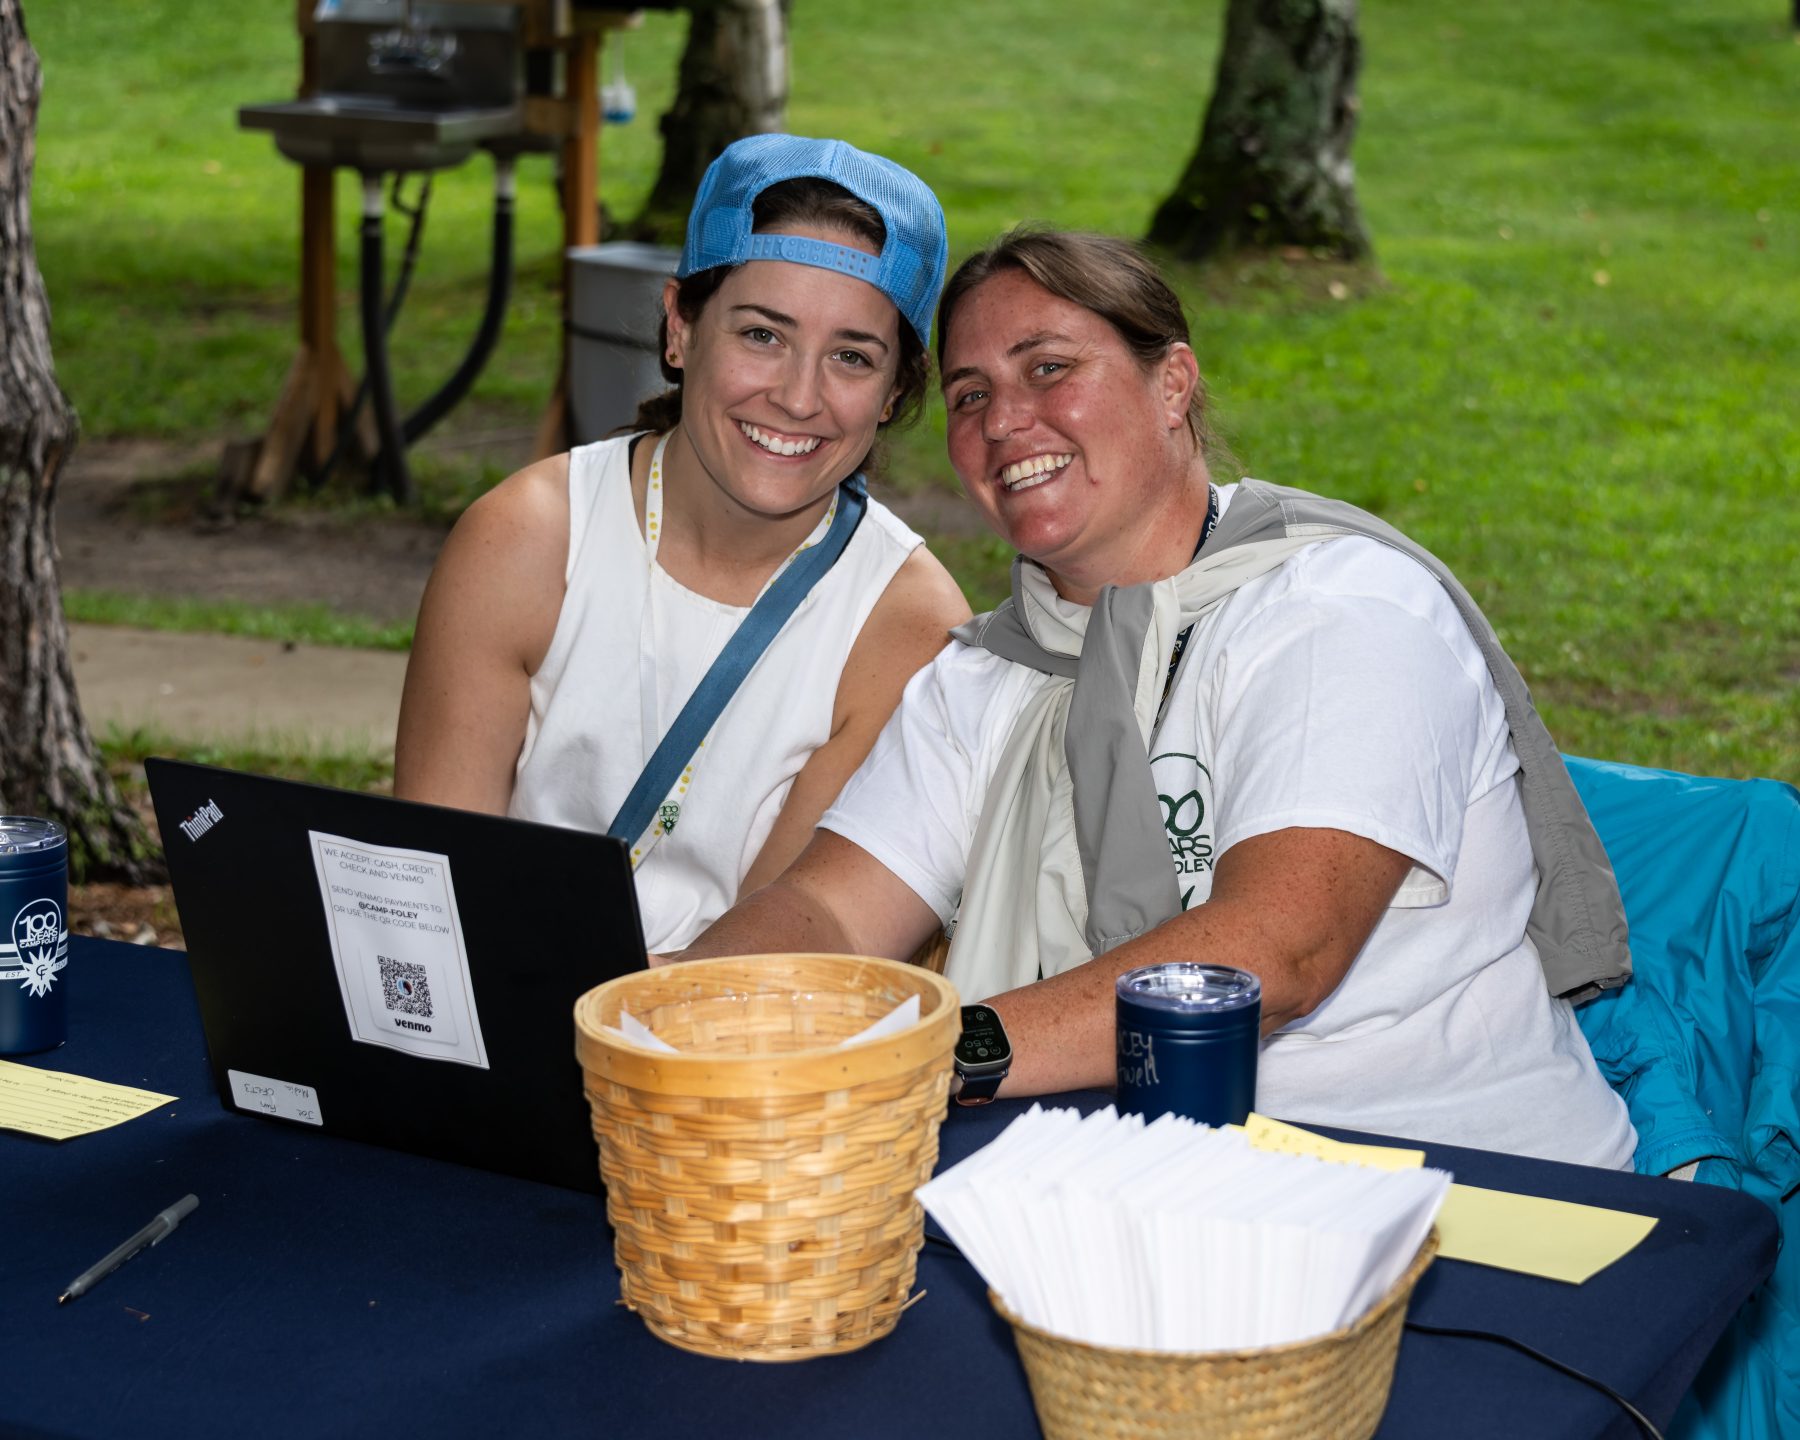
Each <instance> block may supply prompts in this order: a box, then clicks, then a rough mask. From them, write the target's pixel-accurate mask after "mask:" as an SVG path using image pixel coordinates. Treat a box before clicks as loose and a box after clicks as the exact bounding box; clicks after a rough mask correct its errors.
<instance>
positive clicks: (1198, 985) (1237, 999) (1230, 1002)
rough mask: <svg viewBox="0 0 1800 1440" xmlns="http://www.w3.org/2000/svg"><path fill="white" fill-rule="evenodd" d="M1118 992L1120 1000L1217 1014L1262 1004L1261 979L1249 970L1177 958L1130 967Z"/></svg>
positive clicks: (1118, 986)
mask: <svg viewBox="0 0 1800 1440" xmlns="http://www.w3.org/2000/svg"><path fill="white" fill-rule="evenodd" d="M1117 993H1118V995H1119V997H1120V999H1123V1000H1129V1001H1131V1002H1132V1003H1133V1004H1137V1005H1148V1006H1150V1007H1151V1008H1152V1009H1156V1010H1171V1011H1176V1012H1179V1013H1182V1014H1195V1013H1206V1012H1213V1013H1216V1012H1219V1011H1225V1010H1241V1009H1243V1008H1244V1007H1245V1006H1246V1005H1258V1004H1260V1003H1261V1002H1262V982H1261V981H1260V980H1258V979H1257V978H1256V977H1255V976H1254V975H1252V974H1250V973H1249V972H1248V971H1247V970H1234V969H1232V968H1231V967H1230V966H1229V965H1200V964H1196V963H1195V962H1193V961H1191V960H1176V961H1171V962H1170V963H1168V964H1166V965H1145V966H1142V967H1141V968H1139V969H1136V970H1127V971H1126V972H1125V973H1124V974H1123V975H1121V976H1120V977H1119V979H1118V982H1117Z"/></svg>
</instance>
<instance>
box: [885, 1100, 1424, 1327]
mask: <svg viewBox="0 0 1800 1440" xmlns="http://www.w3.org/2000/svg"><path fill="white" fill-rule="evenodd" d="M1449 1187H1450V1176H1449V1175H1448V1174H1447V1173H1445V1172H1444V1171H1442V1170H1431V1169H1420V1170H1375V1169H1368V1168H1365V1167H1363V1166H1359V1165H1339V1164H1334V1163H1332V1162H1329V1161H1324V1160H1316V1159H1313V1158H1311V1157H1308V1156H1298V1155H1278V1154H1271V1153H1269V1152H1267V1151H1263V1150H1257V1149H1254V1148H1252V1147H1251V1145H1250V1142H1249V1141H1248V1140H1247V1139H1246V1138H1245V1137H1244V1136H1243V1135H1242V1134H1241V1133H1239V1132H1237V1131H1233V1130H1213V1129H1209V1128H1207V1127H1206V1126H1203V1125H1197V1124H1195V1123H1194V1122H1193V1121H1191V1120H1186V1119H1183V1118H1181V1117H1180V1116H1176V1115H1165V1116H1163V1117H1162V1118H1160V1119H1158V1120H1155V1121H1152V1122H1150V1123H1148V1124H1146V1123H1145V1122H1144V1120H1143V1117H1141V1116H1138V1115H1123V1116H1122V1115H1119V1114H1118V1113H1117V1112H1116V1111H1115V1110H1113V1109H1112V1108H1111V1107H1110V1106H1109V1107H1108V1108H1106V1109H1104V1110H1099V1111H1096V1112H1094V1113H1093V1114H1091V1115H1088V1116H1086V1117H1085V1118H1084V1117H1083V1116H1081V1115H1080V1114H1078V1113H1077V1112H1076V1111H1074V1110H1045V1109H1042V1108H1041V1107H1039V1106H1036V1105H1034V1106H1032V1108H1031V1109H1030V1110H1029V1111H1027V1112H1026V1113H1025V1114H1024V1115H1021V1116H1020V1117H1019V1118H1018V1119H1017V1120H1015V1121H1013V1123H1012V1124H1011V1125H1009V1126H1008V1127H1007V1128H1006V1129H1005V1130H1004V1131H1003V1132H1001V1134H1000V1135H999V1137H998V1138H996V1139H995V1140H994V1141H993V1142H992V1143H991V1144H989V1145H987V1146H986V1147H984V1148H983V1149H981V1150H978V1151H977V1152H976V1153H975V1154H973V1155H971V1156H969V1157H968V1158H967V1159H966V1160H963V1161H962V1162H961V1163H960V1164H957V1165H954V1166H952V1167H951V1168H949V1169H948V1170H946V1171H944V1172H943V1173H942V1174H941V1175H939V1176H937V1177H936V1178H935V1179H933V1180H931V1181H930V1182H929V1183H927V1184H925V1185H923V1186H921V1187H920V1188H919V1191H918V1197H919V1199H920V1201H921V1202H922V1203H923V1204H924V1206H925V1208H926V1210H928V1211H929V1212H930V1214H931V1216H932V1218H933V1219H935V1220H936V1221H937V1223H938V1224H939V1225H941V1226H942V1227H943V1228H944V1230H945V1232H946V1233H947V1234H948V1235H949V1237H950V1238H951V1239H952V1240H953V1241H955V1242H956V1244H957V1246H958V1247H959V1248H960V1249H961V1250H962V1252H963V1254H964V1255H965V1256H967V1257H968V1259H969V1260H970V1261H971V1262H972V1263H973V1264H974V1266H975V1268H976V1269H977V1270H979V1271H980V1272H981V1275H982V1278H984V1279H985V1280H986V1281H987V1283H988V1285H989V1286H990V1287H991V1288H992V1289H993V1290H994V1292H995V1293H996V1294H998V1295H999V1297H1000V1298H1001V1299H1002V1300H1003V1301H1004V1302H1005V1303H1006V1305H1007V1307H1008V1308H1009V1309H1010V1310H1012V1311H1013V1313H1014V1314H1016V1315H1018V1316H1019V1317H1020V1318H1021V1319H1023V1320H1025V1321H1026V1322H1028V1323H1029V1324H1032V1325H1035V1326H1037V1327H1038V1328H1039V1329H1042V1330H1047V1331H1049V1332H1050V1333H1052V1334H1055V1335H1060V1336H1064V1337H1066V1338H1068V1339H1071V1340H1080V1341H1084V1342H1086V1343H1088V1344H1092V1345H1105V1346H1115V1347H1123V1348H1127V1349H1138V1350H1174V1351H1188V1352H1194V1351H1208V1350H1240V1349H1251V1348H1257V1347H1261V1346H1267V1345H1281V1344H1286V1343H1288V1342H1290V1341H1296V1340H1306V1339H1311V1338H1312V1337H1314V1336H1318V1335H1325V1334H1329V1333H1330V1332H1331V1331H1333V1330H1337V1329H1339V1328H1341V1327H1343V1326H1345V1325H1348V1324H1350V1323H1351V1322H1353V1321H1354V1320H1356V1319H1357V1318H1358V1317H1359V1316H1361V1315H1362V1314H1363V1312H1364V1311H1366V1310H1367V1309H1368V1308H1369V1307H1370V1306H1371V1305H1373V1304H1374V1303H1375V1301H1377V1300H1379V1299H1380V1298H1381V1296H1382V1295H1384V1294H1385V1293H1386V1292H1387V1290H1388V1289H1389V1287H1391V1286H1392V1285H1393V1283H1394V1281H1395V1280H1397V1279H1398V1278H1399V1277H1400V1274H1401V1273H1402V1272H1403V1271H1404V1270H1405V1269H1406V1267H1407V1265H1408V1264H1409V1263H1410V1262H1411V1260H1412V1259H1413V1256H1414V1255H1415V1254H1416V1253H1417V1252H1418V1249H1419V1246H1420V1244H1421V1243H1422V1242H1423V1241H1424V1239H1425V1237H1426V1235H1427V1234H1428V1233H1429V1232H1430V1230H1431V1225H1432V1222H1433V1220H1434V1219H1435V1218H1436V1216H1437V1212H1438V1207H1439V1206H1440V1205H1442V1204H1443V1201H1444V1196H1445V1195H1446V1193H1447V1192H1448V1190H1449Z"/></svg>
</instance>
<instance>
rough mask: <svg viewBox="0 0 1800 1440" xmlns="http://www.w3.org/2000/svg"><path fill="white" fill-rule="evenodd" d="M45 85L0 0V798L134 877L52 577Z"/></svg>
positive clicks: (155, 861)
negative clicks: (41, 108) (41, 98)
mask: <svg viewBox="0 0 1800 1440" xmlns="http://www.w3.org/2000/svg"><path fill="white" fill-rule="evenodd" d="M41 88H42V76H41V73H40V71H39V69H38V60H37V54H36V52H34V51H33V50H32V48H31V42H30V40H29V39H27V37H26V34H25V16H24V13H23V11H22V9H21V7H20V0H0V809H4V810H6V811H7V812H9V813H12V814H24V815H37V816H41V817H43V818H45V819H50V820H56V821H59V822H61V824H62V825H63V826H64V827H65V828H66V829H67V830H68V832H69V861H70V866H71V869H72V870H73V871H74V872H75V875H76V876H77V877H79V878H82V879H90V880H91V879H114V880H127V881H130V882H133V883H142V882H143V881H146V880H150V879H155V878H157V877H158V876H159V875H160V873H161V860H160V857H158V856H157V854H156V851H155V847H154V846H153V845H152V844H151V843H150V839H149V837H148V836H147V835H146V834H145V832H144V829H143V826H142V825H141V824H140V823H139V822H138V820H137V817H136V816H135V815H134V814H133V813H132V812H131V811H130V810H129V809H128V808H127V807H126V806H125V804H124V803H123V802H122V801H121V800H120V798H119V794H118V790H117V788H116V787H115V786H114V785H113V782H112V777H111V776H109V775H108V774H107V772H106V767H105V765H103V764H102V763H101V760H100V756H99V753H98V752H97V751H96V750H95V748H94V742H93V739H92V737H91V736H90V735H89V734H88V729H87V722H86V721H85V720H84V719H83V718H82V715H81V704H80V701H79V700H78V699H77V698H76V694H75V673H74V669H73V666H72V665H71V663H70V660H69V628H68V625H67V623H66V622H65V621H64V620H63V613H62V588H61V584H60V582H59V580H58V576H57V555H56V523H55V504H56V480H57V475H58V473H59V472H60V471H61V469H62V465H63V461H64V460H66V459H67V458H68V455H69V451H70V449H71V448H72V447H73V446H74V444H75V434H76V422H75V412H74V410H73V409H72V408H71V407H70V405H69V401H68V397H66V396H65V395H64V394H63V392H62V389H61V387H60V386H58V385H57V383H56V372H55V370H54V368H53V366H52V364H51V359H50V306H49V301H48V299H47V297H46V296H45V293H44V281H43V277H42V276H41V275H40V274H39V273H38V268H37V256H36V252H35V251H34V249H33V247H32V243H31V170H32V163H33V161H34V159H35V157H36V140H35V136H36V130H37V107H38V95H39V92H40V90H41Z"/></svg>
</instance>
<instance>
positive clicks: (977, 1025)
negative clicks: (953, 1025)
mask: <svg viewBox="0 0 1800 1440" xmlns="http://www.w3.org/2000/svg"><path fill="white" fill-rule="evenodd" d="M962 1023H963V1028H962V1038H961V1039H960V1040H958V1041H957V1042H956V1063H957V1064H958V1065H963V1066H973V1067H975V1068H977V1069H985V1068H987V1067H990V1066H995V1065H1004V1064H1005V1063H1006V1062H1007V1061H1009V1060H1011V1059H1012V1046H1011V1045H1010V1044H1009V1043H1008V1042H1007V1039H1006V1031H1004V1030H1003V1029H1001V1028H1000V1017H999V1016H998V1015H996V1014H995V1013H994V1012H993V1011H992V1010H990V1009H988V1007H987V1006H985V1005H965V1006H963V1007H962Z"/></svg>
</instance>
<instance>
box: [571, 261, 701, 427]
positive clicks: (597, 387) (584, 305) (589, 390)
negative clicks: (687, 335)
mask: <svg viewBox="0 0 1800 1440" xmlns="http://www.w3.org/2000/svg"><path fill="white" fill-rule="evenodd" d="M680 259H681V252H680V251H679V250H674V249H670V248H668V247H666V246H662V245H640V244H638V243H637V242H635V241H631V240H612V241H608V242H607V243H606V244H604V245H584V246H582V247H580V248H579V249H575V250H571V251H569V286H570V295H569V313H570V322H569V419H570V428H571V430H572V431H573V434H574V441H575V443H576V444H577V445H584V444H587V443H588V442H589V441H592V440H599V439H601V438H602V437H603V436H604V435H605V434H606V433H607V432H608V431H609V430H613V429H616V428H617V427H619V426H621V425H629V424H630V423H631V417H632V416H634V415H635V414H637V407H638V401H640V400H642V399H644V398H645V397H646V396H650V395H655V394H657V393H658V392H660V391H661V390H662V389H663V378H662V370H661V367H660V365H659V363H658V361H659V356H658V355H657V350H656V337H657V327H658V324H659V322H660V321H661V319H662V289H663V282H664V281H665V280H667V279H668V278H669V276H671V275H673V274H674V273H675V266H676V264H677V263H678V262H679V261H680Z"/></svg>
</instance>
